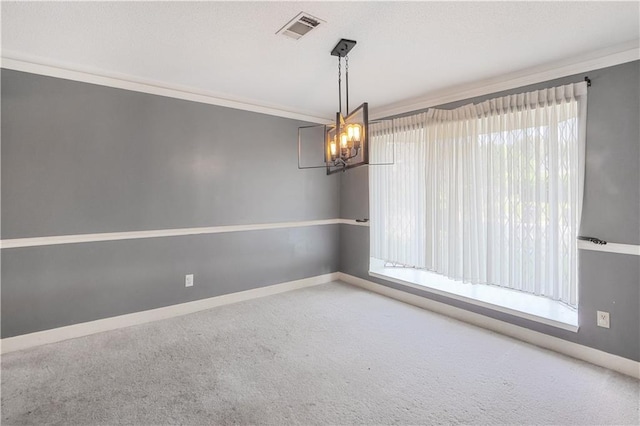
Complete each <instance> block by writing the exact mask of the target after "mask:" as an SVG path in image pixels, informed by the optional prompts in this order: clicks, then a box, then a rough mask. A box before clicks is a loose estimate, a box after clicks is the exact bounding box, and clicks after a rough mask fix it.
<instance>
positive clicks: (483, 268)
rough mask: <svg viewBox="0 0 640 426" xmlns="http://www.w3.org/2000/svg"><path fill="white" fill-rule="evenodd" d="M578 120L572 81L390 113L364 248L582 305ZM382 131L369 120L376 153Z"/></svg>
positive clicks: (578, 100)
mask: <svg viewBox="0 0 640 426" xmlns="http://www.w3.org/2000/svg"><path fill="white" fill-rule="evenodd" d="M585 118H586V83H578V84H572V85H567V86H562V87H557V88H553V89H546V90H540V91H536V92H530V93H523V94H518V95H512V96H507V97H502V98H496V99H492V100H489V101H486V102H483V103H480V104H475V105H474V104H470V105H466V106H463V107H460V108H457V109H455V110H437V109H430V110H428V111H427V112H425V113H420V114H416V115H412V116H408V117H402V118H399V119H395V120H394V123H393V134H394V137H395V149H396V152H395V165H394V166H390V167H372V168H370V207H371V256H372V257H373V258H375V259H379V260H381V261H384V262H386V263H387V264H392V265H397V266H404V267H410V268H415V269H423V270H427V271H432V272H435V273H437V274H440V275H442V276H444V277H448V278H450V279H453V280H456V281H460V282H464V283H469V284H477V285H491V286H498V287H502V288H508V289H511V290H517V291H520V292H523V293H527V294H531V295H536V296H541V297H545V298H548V299H551V300H554V301H558V302H561V303H563V304H566V305H568V306H571V307H574V308H575V307H577V302H578V254H577V242H576V238H577V235H578V227H579V222H580V214H581V208H582V192H583V180H584V149H585V139H584V127H585ZM388 132H389V130H388V129H381V128H376V127H375V126H372V131H371V136H372V138H371V157H372V159H374V161H375V156H376V155H377V154H376V153H377V152H380V151H381V150H385V149H388V142H387V139H388V138H386V137H385V135H386V134H387V133H388Z"/></svg>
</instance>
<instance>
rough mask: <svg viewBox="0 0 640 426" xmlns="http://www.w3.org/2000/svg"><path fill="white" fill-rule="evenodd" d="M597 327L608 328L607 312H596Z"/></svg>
mask: <svg viewBox="0 0 640 426" xmlns="http://www.w3.org/2000/svg"><path fill="white" fill-rule="evenodd" d="M598 327H604V328H609V312H603V311H598Z"/></svg>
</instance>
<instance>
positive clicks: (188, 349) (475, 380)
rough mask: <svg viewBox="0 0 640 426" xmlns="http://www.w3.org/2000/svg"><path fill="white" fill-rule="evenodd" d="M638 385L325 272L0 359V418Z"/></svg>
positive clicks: (575, 404) (320, 412)
mask: <svg viewBox="0 0 640 426" xmlns="http://www.w3.org/2000/svg"><path fill="white" fill-rule="evenodd" d="M639 392H640V382H639V381H638V380H635V379H632V378H629V377H626V376H623V375H620V374H617V373H615V372H612V371H609V370H606V369H603V368H600V367H596V366H593V365H590V364H587V363H584V362H581V361H577V360H574V359H571V358H568V357H565V356H562V355H558V354H556V353H553V352H550V351H547V350H544V349H540V348H537V347H535V346H531V345H528V344H525V343H522V342H519V341H516V340H512V339H510V338H508V337H504V336H501V335H498V334H495V333H492V332H489V331H486V330H483V329H480V328H476V327H473V326H470V325H468V324H464V323H461V322H458V321H456V320H453V319H450V318H446V317H443V316H440V315H437V314H434V313H431V312H428V311H425V310H421V309H418V308H415V307H412V306H409V305H406V304H403V303H401V302H398V301H395V300H391V299H388V298H385V297H383V296H380V295H377V294H373V293H369V292H366V291H364V290H361V289H358V288H355V287H351V286H348V285H346V284H342V283H332V284H326V285H321V286H317V287H312V288H307V289H303V290H297V291H292V292H289V293H283V294H279V295H275V296H270V297H265V298H261V299H256V300H251V301H247V302H242V303H237V304H234V305H227V306H223V307H219V308H215V309H211V310H208V311H203V312H199V313H195V314H191V315H187V316H183V317H179V318H173V319H169V320H164V321H158V322H154V323H150V324H145V325H140V326H135V327H130V328H126V329H120V330H115V331H110V332H106V333H101V334H96V335H92V336H87V337H83V338H78V339H74V340H68V341H64V342H60V343H55V344H51V345H46V346H40V347H37V348H33V349H29V350H24V351H20V352H14V353H10V354H7V355H4V356H3V357H2V414H1V416H2V417H1V420H2V424H3V425H22V424H37V425H40V424H65V425H66V424H69V425H94V424H199V425H205V424H272V425H282V424H562V425H564V424H635V425H638V424H639V423H640V419H639V404H640V402H639V401H640V395H639Z"/></svg>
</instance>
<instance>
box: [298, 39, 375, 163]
mask: <svg viewBox="0 0 640 426" xmlns="http://www.w3.org/2000/svg"><path fill="white" fill-rule="evenodd" d="M355 45H356V42H355V41H354V40H346V39H341V40H340V41H339V42H338V44H336V46H335V47H334V48H333V50H332V51H331V55H332V56H337V57H338V112H337V113H336V120H335V122H333V123H331V124H326V125H319V126H318V125H315V126H303V127H299V128H298V168H299V169H314V168H324V169H326V171H327V174H328V175H330V174H333V173H336V172H340V171H345V170H347V169H351V168H354V167H358V166H362V165H365V164H369V151H368V141H369V111H368V105H367V103H366V102H365V103H363V104H362V105H360V106H359V107H358V108H356V109H354V110H353V111H350V110H349V56H348V54H349V52H350V51H351V49H353V47H354V46H355ZM343 59H344V82H345V90H344V94H345V101H346V105H345V106H346V108H345V110H344V113H343V109H342V94H343V90H342V89H343V88H342V69H343ZM322 141H324V142H322ZM321 147H322V151H324V152H321V151H320V150H319V148H321ZM323 160H324V161H323Z"/></svg>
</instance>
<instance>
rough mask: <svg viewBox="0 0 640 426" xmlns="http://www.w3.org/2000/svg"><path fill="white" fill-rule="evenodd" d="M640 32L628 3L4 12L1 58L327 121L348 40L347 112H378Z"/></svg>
mask: <svg viewBox="0 0 640 426" xmlns="http://www.w3.org/2000/svg"><path fill="white" fill-rule="evenodd" d="M301 11H305V12H308V13H310V14H311V15H314V16H316V17H318V18H321V19H323V20H325V21H326V23H324V24H321V25H320V26H319V27H318V28H317V29H316V30H314V31H312V32H311V33H309V34H308V35H307V36H305V37H303V38H302V39H300V40H299V41H294V40H292V39H288V38H286V37H284V36H281V35H276V34H275V33H276V31H277V30H279V29H280V28H281V27H282V26H283V25H284V24H285V23H286V22H287V21H289V20H290V19H291V18H293V17H294V16H295V15H297V14H298V13H299V12H301ZM638 32H639V3H638V2H626V3H613V2H491V3H485V2H420V3H417V2H409V3H399V2H347V3H329V2H310V3H298V2H194V3H191V2H189V3H187V2H148V3H145V2H136V3H133V2H111V3H103V2H100V3H98V2H70V3H55V2H53V3H49V2H47V3H31V2H15V3H14V2H6V1H3V2H2V55H3V56H4V57H7V58H13V59H21V60H28V61H32V62H36V63H41V64H48V65H57V66H61V67H66V68H70V69H75V70H81V71H88V72H92V73H96V74H102V75H109V76H119V77H122V78H125V79H134V80H144V81H149V82H156V83H157V84H161V85H162V84H165V85H168V86H172V87H178V86H179V87H182V88H185V89H191V90H194V91H206V92H209V93H211V94H213V95H216V96H219V97H222V98H227V99H232V100H240V101H245V102H249V103H253V104H258V105H264V106H274V107H278V108H281V109H284V110H289V111H297V112H300V113H305V114H308V115H313V116H317V117H327V118H330V117H332V114H333V113H334V112H335V110H336V109H337V103H338V101H337V59H336V58H335V57H332V56H330V54H329V52H330V51H331V49H332V48H333V46H334V45H335V44H336V42H337V41H338V40H339V39H340V38H350V39H354V40H357V42H358V45H357V46H356V47H355V48H354V50H353V51H352V53H351V55H350V86H351V87H350V92H351V104H352V105H357V104H359V103H361V102H363V101H368V102H369V104H370V106H371V107H373V108H375V107H376V106H378V107H379V106H383V105H389V104H393V103H397V102H399V101H401V100H404V99H410V98H416V97H419V96H423V95H428V94H429V93H434V92H437V91H441V90H443V89H446V88H450V87H455V86H459V85H464V84H468V83H471V82H474V81H479V80H484V79H489V78H495V77H498V76H501V75H505V74H508V73H513V72H517V71H519V70H523V69H527V68H531V67H535V66H539V65H541V64H546V63H552V62H555V61H560V60H563V59H566V58H568V57H577V56H580V55H584V54H588V53H589V52H593V51H598V50H601V49H606V48H610V47H613V46H617V45H621V44H623V43H628V42H630V41H631V42H633V41H634V40H636V41H637V40H638V37H639V34H638Z"/></svg>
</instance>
